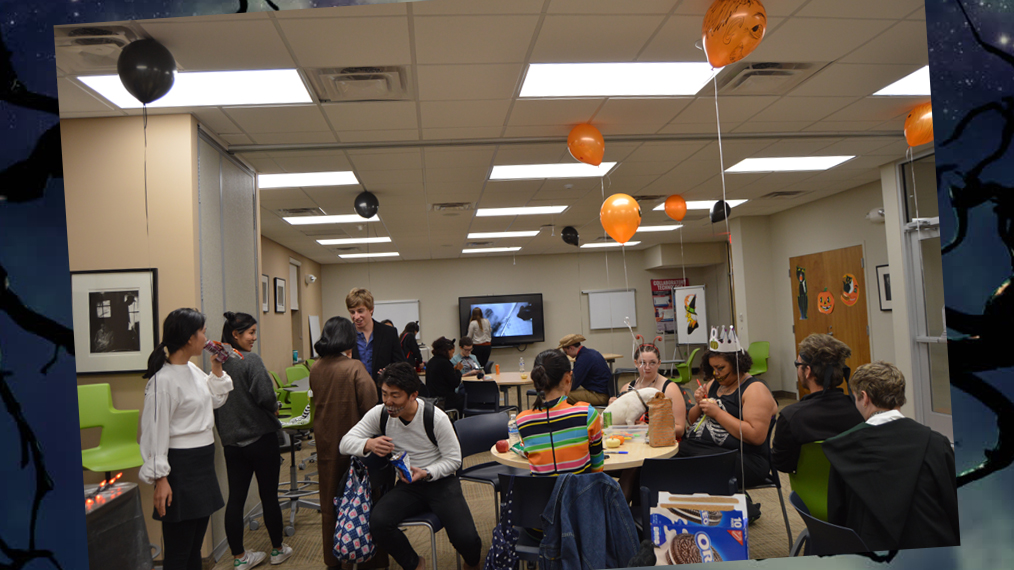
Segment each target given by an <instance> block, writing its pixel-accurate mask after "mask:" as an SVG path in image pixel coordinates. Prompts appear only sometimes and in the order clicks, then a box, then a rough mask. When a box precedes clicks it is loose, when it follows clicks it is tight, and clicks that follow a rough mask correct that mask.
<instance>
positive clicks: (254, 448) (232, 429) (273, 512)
mask: <svg viewBox="0 0 1014 570" xmlns="http://www.w3.org/2000/svg"><path fill="white" fill-rule="evenodd" d="M224 316H225V324H224V325H223V326H222V344H229V345H231V346H232V347H233V348H235V349H236V350H238V351H239V353H240V354H242V355H243V359H242V360H240V359H239V358H230V359H229V360H226V361H225V363H224V364H222V368H223V369H224V370H225V371H226V372H227V373H228V374H229V377H230V378H232V382H233V391H232V393H231V397H230V398H229V399H228V400H227V401H226V402H225V404H223V405H222V407H220V408H218V409H217V410H215V427H216V428H217V429H218V437H219V439H221V440H222V449H223V451H224V453H225V469H226V473H227V474H228V479H229V500H228V502H227V503H226V506H225V536H226V539H228V541H229V548H230V549H231V550H232V556H233V558H234V559H235V562H234V567H236V568H253V567H254V566H257V565H259V564H260V563H261V562H263V561H264V559H265V558H267V554H265V553H264V552H249V551H247V550H246V549H245V548H244V547H243V515H244V512H243V511H244V507H245V506H246V498H247V495H248V494H249V492H250V480H251V479H252V478H253V476H254V475H256V476H257V491H258V493H259V494H260V499H261V507H262V508H263V510H264V526H265V527H266V528H267V530H268V536H269V537H270V539H271V563H272V564H281V563H282V562H285V560H287V559H288V558H289V557H290V556H292V548H291V547H290V546H289V545H287V544H285V543H283V542H282V508H281V506H279V504H278V495H277V492H278V456H279V454H280V453H281V450H280V449H279V446H278V430H279V429H280V428H281V423H280V422H279V421H278V399H277V397H276V396H275V391H274V388H273V385H274V381H273V380H271V376H270V375H269V374H268V371H267V368H265V367H264V361H263V360H261V357H260V356H258V355H257V354H256V353H254V352H251V350H253V346H254V343H255V342H257V320H256V319H254V318H253V316H252V315H248V314H246V313H232V312H227V313H225V315H224Z"/></svg>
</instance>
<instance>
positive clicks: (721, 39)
mask: <svg viewBox="0 0 1014 570" xmlns="http://www.w3.org/2000/svg"><path fill="white" fill-rule="evenodd" d="M767 27H768V14H767V11H766V10H764V5H763V4H761V3H760V2H759V1H758V0H715V3H714V4H712V5H711V7H710V8H708V12H707V13H706V14H705V15H704V24H703V26H702V29H701V33H702V35H703V38H704V41H703V44H704V53H705V54H706V55H707V57H708V62H709V63H711V66H712V67H715V68H719V67H724V66H726V65H729V64H730V63H736V62H737V61H739V60H741V59H743V58H744V57H746V56H748V55H750V52H752V51H753V50H754V49H756V48H757V46H758V45H759V44H760V42H761V40H762V39H764V31H765V30H766V29H767Z"/></svg>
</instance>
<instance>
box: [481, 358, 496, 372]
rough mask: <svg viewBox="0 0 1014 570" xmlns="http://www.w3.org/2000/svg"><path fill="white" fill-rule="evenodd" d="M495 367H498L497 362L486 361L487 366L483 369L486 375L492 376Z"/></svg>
mask: <svg viewBox="0 0 1014 570" xmlns="http://www.w3.org/2000/svg"><path fill="white" fill-rule="evenodd" d="M494 366H496V362H493V361H492V360H487V361H486V366H483V367H482V371H483V373H484V374H492V373H493V367H494Z"/></svg>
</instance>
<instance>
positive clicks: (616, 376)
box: [608, 368, 637, 397]
mask: <svg viewBox="0 0 1014 570" xmlns="http://www.w3.org/2000/svg"><path fill="white" fill-rule="evenodd" d="M622 374H633V375H634V376H637V369H636V368H617V369H616V370H613V381H612V382H610V383H609V387H608V388H609V389H608V392H609V397H613V396H615V395H616V394H617V391H618V390H619V389H618V388H617V387H616V382H617V381H618V380H619V379H620V376H621V375H622Z"/></svg>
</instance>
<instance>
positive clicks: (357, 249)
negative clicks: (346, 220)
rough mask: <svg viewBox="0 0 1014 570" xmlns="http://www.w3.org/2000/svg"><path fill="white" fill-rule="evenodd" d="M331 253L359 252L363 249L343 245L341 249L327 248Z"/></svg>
mask: <svg viewBox="0 0 1014 570" xmlns="http://www.w3.org/2000/svg"><path fill="white" fill-rule="evenodd" d="M328 249H330V250H331V251H340V252H342V253H348V252H350V251H361V250H362V249H363V248H362V247H360V246H358V245H343V246H341V247H329V248H328Z"/></svg>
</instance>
